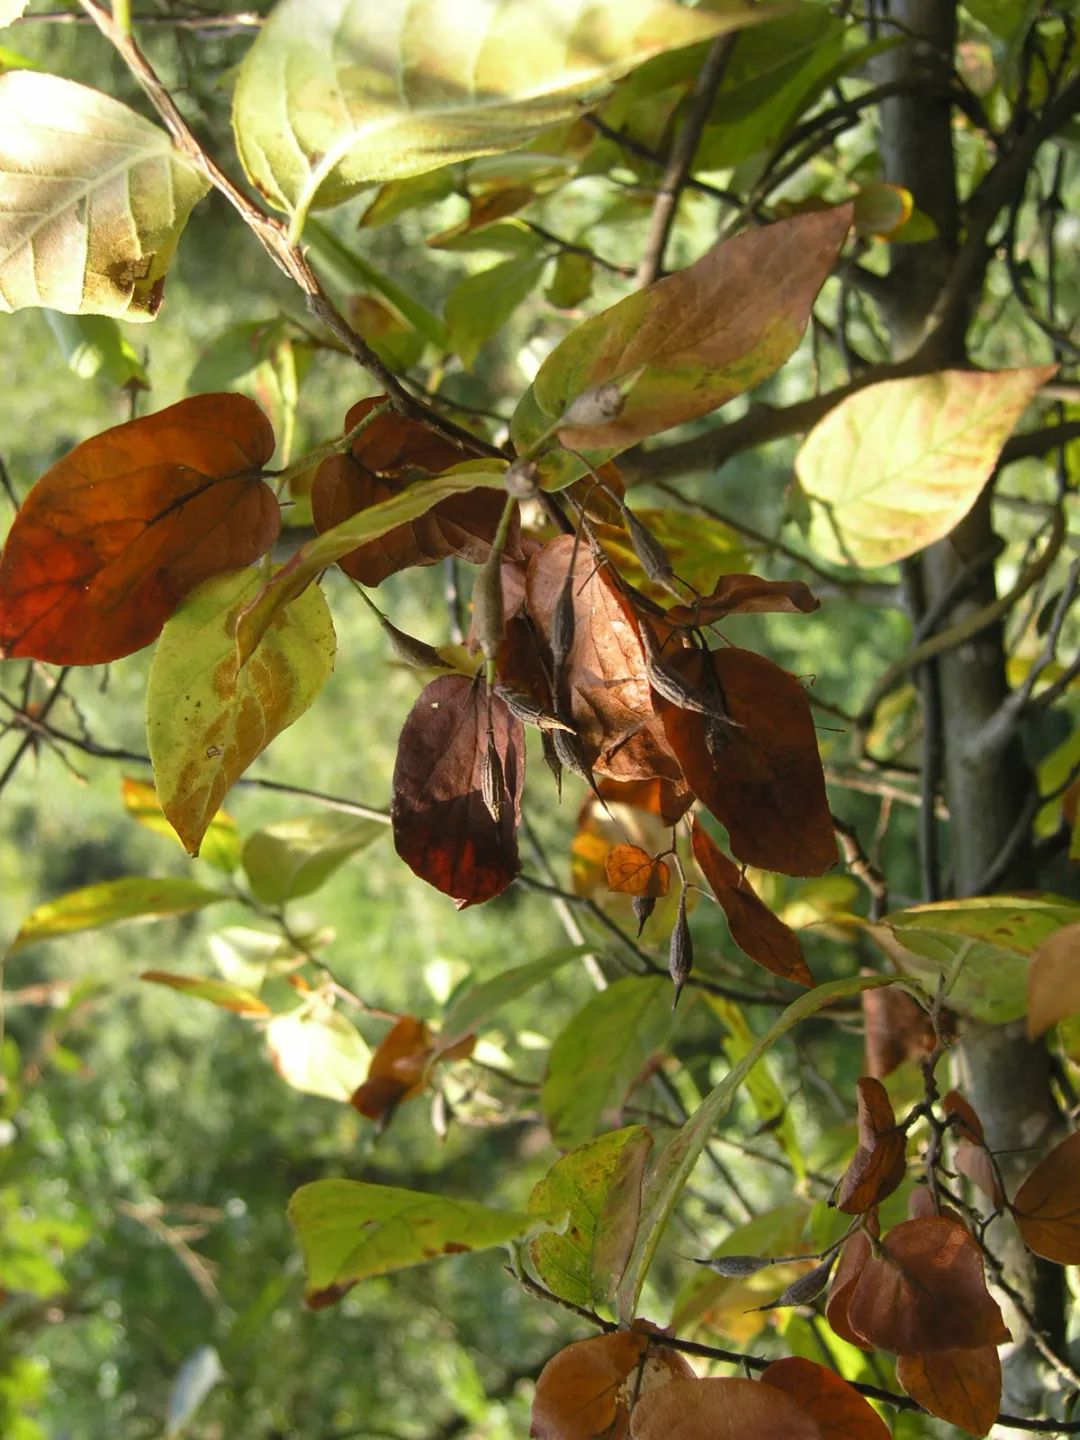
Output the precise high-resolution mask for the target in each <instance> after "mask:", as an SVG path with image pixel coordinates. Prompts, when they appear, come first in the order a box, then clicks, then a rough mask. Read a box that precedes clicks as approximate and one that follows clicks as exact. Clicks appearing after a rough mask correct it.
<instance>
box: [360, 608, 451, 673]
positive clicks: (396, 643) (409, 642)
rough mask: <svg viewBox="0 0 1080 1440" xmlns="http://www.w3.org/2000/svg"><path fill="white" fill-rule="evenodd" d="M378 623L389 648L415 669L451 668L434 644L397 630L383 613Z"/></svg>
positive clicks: (445, 669) (447, 669)
mask: <svg viewBox="0 0 1080 1440" xmlns="http://www.w3.org/2000/svg"><path fill="white" fill-rule="evenodd" d="M376 613H377V614H378V612H376ZM379 624H380V625H381V626H382V628H383V631H384V632H385V634H386V638H387V639H388V640H389V641H390V648H391V650H393V652H394V654H395V655H396V656H397V658H398V659H399V660H401V661H403V662H404V663H405V664H406V665H412V666H413V667H414V668H415V669H417V670H443V671H449V670H451V669H452V668H453V667H452V666H450V665H447V663H446V661H445V660H444V659H443V658H442V656H441V655H440V654H439V652H438V651H437V650H436V649H435V647H434V645H428V644H427V642H426V641H424V640H417V638H416V636H415V635H408V634H406V632H405V631H404V630H399V629H398V627H397V626H396V625H395V624H393V623H392V622H391V621H390V620H388V619H387V618H386V616H385V615H382V614H379Z"/></svg>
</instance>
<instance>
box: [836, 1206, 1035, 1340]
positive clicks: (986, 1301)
mask: <svg viewBox="0 0 1080 1440" xmlns="http://www.w3.org/2000/svg"><path fill="white" fill-rule="evenodd" d="M847 1320H848V1322H849V1324H850V1326H851V1328H852V1329H853V1330H854V1331H855V1333H856V1334H858V1335H861V1336H862V1337H863V1339H864V1340H865V1341H867V1343H869V1344H870V1345H874V1346H877V1347H879V1348H880V1349H882V1350H892V1351H894V1352H895V1353H896V1354H898V1355H924V1354H930V1353H932V1352H934V1351H937V1350H973V1349H976V1348H978V1347H979V1346H982V1345H997V1344H1000V1343H1001V1342H1002V1341H1005V1340H1008V1339H1009V1338H1010V1337H1009V1332H1008V1330H1007V1329H1006V1327H1005V1322H1004V1320H1003V1319H1002V1318H1001V1311H1000V1309H999V1308H998V1306H997V1303H996V1301H995V1300H994V1299H993V1298H992V1297H991V1295H990V1292H989V1291H988V1290H987V1288H986V1278H985V1276H984V1274H983V1261H982V1253H981V1252H980V1250H979V1247H978V1245H977V1244H976V1243H975V1240H974V1239H973V1238H972V1236H971V1235H970V1234H969V1233H968V1231H967V1229H966V1228H965V1227H964V1226H963V1225H962V1224H960V1223H959V1221H957V1220H953V1219H951V1218H949V1217H947V1216H940V1217H939V1218H937V1219H928V1220H904V1221H903V1222H902V1223H901V1224H899V1225H896V1226H894V1227H893V1229H892V1230H890V1231H889V1233H888V1234H887V1235H886V1236H885V1238H884V1239H883V1240H882V1241H880V1243H879V1248H878V1253H877V1255H876V1256H872V1257H871V1258H870V1259H869V1260H868V1261H867V1262H866V1264H865V1265H864V1266H863V1268H862V1271H861V1273H860V1274H859V1278H858V1280H857V1281H856V1282H855V1288H854V1291H853V1293H852V1295H851V1299H850V1302H849V1303H848V1307H847ZM830 1323H831V1320H830ZM834 1328H835V1327H834Z"/></svg>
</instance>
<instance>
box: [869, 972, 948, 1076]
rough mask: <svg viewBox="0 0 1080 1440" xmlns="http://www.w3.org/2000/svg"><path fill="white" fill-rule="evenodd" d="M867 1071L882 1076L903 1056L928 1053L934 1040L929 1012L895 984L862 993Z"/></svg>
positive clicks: (911, 1057)
mask: <svg viewBox="0 0 1080 1440" xmlns="http://www.w3.org/2000/svg"><path fill="white" fill-rule="evenodd" d="M862 1010H863V1026H864V1030H865V1035H866V1067H865V1068H866V1072H867V1074H868V1075H874V1076H876V1077H877V1078H878V1079H879V1080H883V1079H884V1078H885V1076H886V1075H891V1074H892V1072H893V1071H894V1070H895V1069H896V1067H897V1066H898V1065H901V1064H903V1062H904V1061H905V1060H918V1059H921V1058H922V1056H924V1055H929V1053H930V1051H931V1050H933V1048H934V1045H935V1044H936V1041H937V1037H936V1036H935V1035H934V1026H933V1024H932V1022H931V1020H930V1017H929V1015H927V1013H926V1011H925V1010H923V1009H922V1007H921V1006H920V1005H918V1004H916V1002H915V1001H914V1000H913V999H912V998H911V996H910V995H909V994H907V992H906V991H904V990H901V989H900V987H899V986H898V985H891V986H890V987H889V988H888V989H887V990H866V991H864V993H863V996H862Z"/></svg>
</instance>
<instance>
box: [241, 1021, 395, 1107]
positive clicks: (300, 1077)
mask: <svg viewBox="0 0 1080 1440" xmlns="http://www.w3.org/2000/svg"><path fill="white" fill-rule="evenodd" d="M266 1044H267V1048H268V1049H269V1051H270V1058H271V1060H272V1061H273V1062H274V1068H275V1069H276V1070H277V1072H278V1074H279V1075H280V1076H281V1078H282V1079H283V1080H284V1081H286V1082H287V1083H288V1084H289V1085H291V1086H292V1087H293V1089H294V1090H300V1091H302V1092H303V1093H304V1094H305V1095H321V1096H322V1097H323V1098H324V1099H326V1100H340V1101H347V1100H348V1099H349V1097H350V1096H351V1095H352V1093H353V1091H354V1090H355V1089H356V1087H357V1086H358V1085H359V1084H361V1082H362V1081H363V1079H364V1076H365V1075H366V1074H367V1068H368V1065H369V1064H370V1063H371V1051H370V1049H369V1048H368V1046H367V1042H366V1041H365V1040H364V1038H363V1036H362V1035H361V1034H360V1032H359V1031H358V1030H357V1028H356V1026H355V1025H350V1023H349V1022H348V1020H346V1019H345V1017H344V1015H340V1014H338V1012H337V1011H336V1010H333V1009H331V1008H330V1006H329V1005H325V1004H322V1003H319V1002H316V1003H315V1004H309V1005H305V1006H301V1007H299V1008H298V1009H296V1010H293V1011H290V1012H289V1013H288V1014H285V1015H275V1016H274V1018H273V1020H271V1021H270V1024H269V1025H268V1026H267V1027H266Z"/></svg>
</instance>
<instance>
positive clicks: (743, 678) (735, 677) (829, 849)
mask: <svg viewBox="0 0 1080 1440" xmlns="http://www.w3.org/2000/svg"><path fill="white" fill-rule="evenodd" d="M667 663H668V664H669V665H670V666H671V667H672V668H673V669H676V670H678V671H679V673H680V674H681V675H682V676H683V678H684V679H687V680H689V681H690V682H691V683H692V684H693V685H695V686H696V687H697V689H698V691H699V692H700V693H702V694H705V695H710V694H714V695H715V694H718V695H719V697H720V698H721V700H722V701H723V704H724V706H725V707H726V709H727V713H728V715H729V716H730V718H731V721H732V726H731V728H729V729H727V730H726V732H725V735H724V737H723V738H722V740H721V742H720V743H716V742H715V740H712V741H711V739H710V732H711V729H712V727H713V726H714V722H712V721H710V719H709V717H708V716H705V715H700V714H697V713H696V712H695V711H692V710H685V709H682V708H681V707H679V706H675V705H671V704H669V703H668V702H666V701H662V702H661V703H660V708H661V713H662V715H663V721H664V731H665V734H666V735H667V738H668V741H669V742H670V744H671V748H672V749H673V750H674V752H675V754H676V756H677V757H678V759H679V762H680V764H681V765H682V770H683V774H684V775H685V777H686V780H687V783H688V784H689V786H690V788H691V790H693V792H694V794H695V795H697V797H698V799H699V800H701V801H702V803H703V804H704V805H705V806H707V808H708V809H709V810H710V811H711V812H712V814H713V815H715V816H716V818H717V819H718V820H719V821H720V823H721V824H722V825H723V826H724V827H725V829H726V830H727V833H728V842H729V844H730V846H731V850H732V854H733V855H734V856H735V858H736V859H737V860H741V861H742V862H743V864H745V865H757V866H760V867H761V869H763V870H779V871H780V872H782V873H783V874H785V875H821V874H823V873H824V872H825V871H826V870H828V869H829V868H830V867H831V866H832V865H833V864H835V862H836V840H835V837H834V834H833V826H832V817H831V815H830V814H829V802H828V800H827V799H826V796H825V776H824V772H823V771H822V768H821V756H820V755H819V754H818V748H817V738H816V734H815V731H814V722H813V718H812V716H811V713H810V702H809V701H808V699H807V698H806V692H805V690H804V689H803V687H802V686H801V685H800V684H799V682H798V680H796V679H795V677H794V676H793V675H789V674H788V673H787V671H786V670H781V669H780V667H779V666H778V665H774V664H773V663H772V661H771V660H766V659H765V657H764V656H763V655H758V654H755V652H754V651H752V650H739V649H736V648H735V647H734V646H731V647H728V648H725V649H723V650H713V651H708V652H702V651H700V650H677V651H675V652H674V653H673V654H671V655H670V656H669V657H668V661H667ZM710 746H711V748H710Z"/></svg>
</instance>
